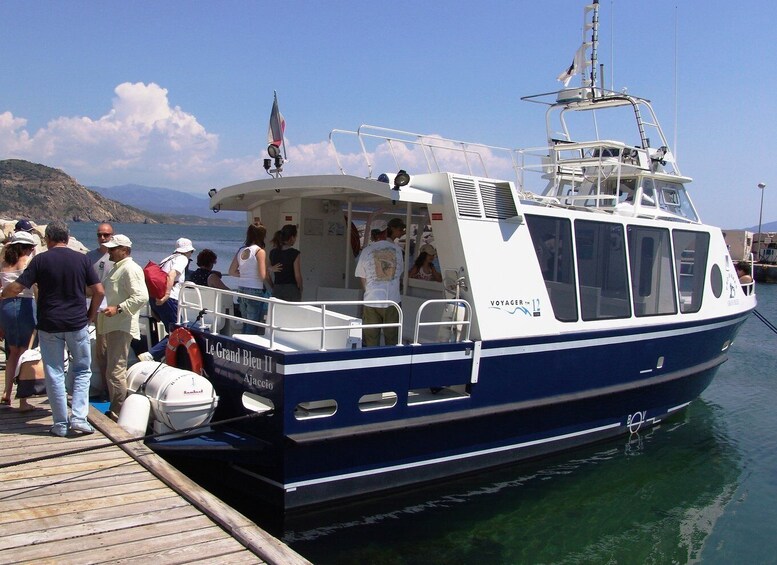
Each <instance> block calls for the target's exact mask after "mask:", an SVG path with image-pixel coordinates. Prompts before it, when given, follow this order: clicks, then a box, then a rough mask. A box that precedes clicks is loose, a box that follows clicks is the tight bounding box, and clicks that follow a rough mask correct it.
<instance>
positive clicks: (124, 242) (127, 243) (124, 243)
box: [103, 234, 132, 249]
mask: <svg viewBox="0 0 777 565" xmlns="http://www.w3.org/2000/svg"><path fill="white" fill-rule="evenodd" d="M103 245H104V246H105V247H107V248H109V249H112V248H114V247H132V240H130V238H128V237H127V236H126V235H122V234H117V235H114V236H113V237H112V238H111V239H109V240H108V241H106V242H105V243H103Z"/></svg>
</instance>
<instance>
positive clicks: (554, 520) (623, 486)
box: [283, 285, 777, 564]
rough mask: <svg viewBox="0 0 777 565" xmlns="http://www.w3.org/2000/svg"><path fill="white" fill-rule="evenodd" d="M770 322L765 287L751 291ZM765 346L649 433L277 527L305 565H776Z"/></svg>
mask: <svg viewBox="0 0 777 565" xmlns="http://www.w3.org/2000/svg"><path fill="white" fill-rule="evenodd" d="M757 292H758V294H759V303H760V304H759V307H758V310H759V311H760V312H761V313H762V314H763V315H764V316H766V317H767V318H768V319H769V320H771V321H773V322H775V321H777V286H766V285H761V286H759V287H758V289H757ZM775 348H777V335H775V334H773V333H772V332H771V331H769V330H767V329H766V327H765V326H764V325H763V324H762V323H761V322H760V321H758V320H757V319H756V318H755V317H751V318H750V319H748V321H747V322H746V323H745V324H744V327H743V328H742V331H741V333H740V335H739V338H738V340H737V342H736V344H735V345H734V347H733V348H732V350H731V359H730V361H729V362H728V363H726V364H725V365H724V366H723V367H722V368H721V370H720V371H719V372H718V375H717V377H716V378H715V380H714V381H713V383H712V385H711V386H710V387H709V388H708V389H707V391H705V393H704V394H703V395H702V397H701V398H700V399H699V400H697V401H695V402H693V403H692V404H691V405H690V406H689V407H688V409H687V410H686V411H685V412H684V413H683V414H681V415H679V417H676V418H674V419H671V420H668V421H665V422H664V423H662V424H661V425H660V426H658V427H656V428H653V429H652V430H650V431H648V432H643V433H640V434H639V435H635V436H632V437H631V438H623V439H620V440H615V441H611V442H608V443H606V444H600V445H597V446H593V447H590V448H586V449H582V450H577V451H574V452H571V453H567V454H564V455H561V456H555V457H553V458H549V459H544V460H541V461H537V462H534V463H531V464H528V465H519V466H514V467H511V468H507V469H500V470H498V471H494V472H490V473H486V474H482V475H479V476H477V477H469V478H467V479H464V480H459V481H456V482H450V483H446V484H444V485H438V486H437V487H435V488H429V489H424V490H422V491H417V492H415V493H412V494H407V495H404V496H402V497H394V498H391V499H384V500H382V501H379V502H376V503H373V504H371V505H369V506H368V505H364V506H362V507H358V506H351V507H346V508H340V509H337V510H334V511H332V512H327V513H323V512H322V513H318V514H311V515H308V516H305V517H300V518H296V519H293V520H290V521H287V523H286V524H285V530H284V534H283V539H284V541H286V542H287V543H289V544H290V545H291V547H293V548H294V549H296V550H297V551H299V552H300V553H301V554H302V555H305V556H306V557H307V558H308V559H311V560H312V561H313V562H314V563H338V564H343V563H354V564H355V563H408V564H415V563H419V564H420V563H480V564H490V563H694V562H703V563H777V551H775V547H776V546H777V544H776V543H775V539H776V538H777V437H775V431H777V412H776V411H775V409H774V401H775V398H777V381H775V376H776V375H777V355H775V353H774V351H775Z"/></svg>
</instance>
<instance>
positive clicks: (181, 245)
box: [175, 237, 194, 253]
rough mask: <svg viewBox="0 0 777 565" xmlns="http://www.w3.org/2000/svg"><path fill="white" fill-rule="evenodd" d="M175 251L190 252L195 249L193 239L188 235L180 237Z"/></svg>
mask: <svg viewBox="0 0 777 565" xmlns="http://www.w3.org/2000/svg"><path fill="white" fill-rule="evenodd" d="M175 251H176V253H188V252H189V251H194V246H193V245H192V240H191V239H188V238H186V237H179V238H178V240H177V241H176V242H175Z"/></svg>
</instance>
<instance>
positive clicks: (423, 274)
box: [408, 243, 442, 282]
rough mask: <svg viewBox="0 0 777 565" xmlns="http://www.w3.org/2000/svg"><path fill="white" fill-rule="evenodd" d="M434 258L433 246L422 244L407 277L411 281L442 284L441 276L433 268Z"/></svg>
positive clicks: (435, 251) (434, 250)
mask: <svg viewBox="0 0 777 565" xmlns="http://www.w3.org/2000/svg"><path fill="white" fill-rule="evenodd" d="M436 256H437V250H436V249H435V248H434V246H433V245H431V244H429V243H424V244H423V245H422V246H421V250H420V253H419V254H418V258H417V259H416V260H415V263H413V267H412V268H411V269H410V273H409V274H408V276H409V277H410V278H411V279H420V280H422V281H436V282H442V275H441V274H440V271H438V270H437V269H436V268H435V266H434V258H435V257H436Z"/></svg>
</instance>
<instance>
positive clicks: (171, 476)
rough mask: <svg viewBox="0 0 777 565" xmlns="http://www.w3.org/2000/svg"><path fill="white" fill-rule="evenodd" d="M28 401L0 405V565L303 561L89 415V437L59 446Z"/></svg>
mask: <svg viewBox="0 0 777 565" xmlns="http://www.w3.org/2000/svg"><path fill="white" fill-rule="evenodd" d="M16 402H18V401H15V402H14V403H15V404H16ZM32 403H33V404H35V406H36V409H35V410H33V411H31V412H28V413H19V411H18V410H16V409H13V408H8V407H7V406H3V407H0V493H2V494H0V530H1V531H2V536H0V563H21V562H37V563H40V562H56V563H79V564H81V563H97V562H108V561H110V562H114V561H119V560H120V561H121V562H133V561H138V562H144V563H147V562H153V563H155V564H162V563H191V562H197V563H309V562H308V561H307V560H305V559H304V558H302V557H301V556H300V555H299V554H297V553H295V552H294V551H293V550H291V549H290V548H288V547H287V546H286V545H284V544H283V543H282V542H280V541H279V540H277V539H275V538H273V537H272V536H270V535H269V534H267V533H266V532H264V531H263V530H261V529H260V528H259V527H258V526H256V524H254V523H253V522H251V521H250V520H249V519H248V518H246V517H245V516H243V515H242V514H240V513H239V512H237V511H235V510H233V509H232V508H230V507H229V506H227V505H226V504H224V503H223V502H221V501H220V500H219V499H218V498H216V497H215V496H213V495H211V494H210V493H208V492H207V491H205V490H203V489H202V488H201V487H199V485H197V484H196V483H194V482H193V481H191V480H189V479H188V478H187V477H185V476H184V475H182V474H181V473H180V472H178V471H177V470H176V469H175V468H173V467H172V466H170V465H169V464H167V463H166V462H165V461H164V460H162V459H161V458H159V457H158V456H156V455H155V454H154V453H153V452H151V451H150V450H149V449H148V448H147V447H145V446H144V445H143V444H141V443H136V442H132V443H127V444H124V445H122V446H118V445H116V444H115V442H116V441H121V440H123V439H129V436H128V435H127V434H126V433H125V432H124V430H123V429H121V428H120V427H119V426H117V425H116V424H114V423H113V422H112V421H111V420H109V419H108V418H106V417H105V416H104V415H103V414H101V413H100V412H99V411H98V410H96V409H95V408H94V407H91V408H90V414H89V421H90V422H92V424H93V425H94V426H95V428H96V430H97V431H96V432H95V433H94V434H92V435H88V436H79V437H68V438H58V437H54V436H51V435H49V433H48V430H49V427H50V426H51V413H50V411H49V410H48V399H47V398H45V397H44V398H34V399H32ZM98 446H106V447H104V448H102V447H101V448H99V449H93V450H90V451H84V450H85V449H86V448H96V447H98ZM71 452H76V453H72V454H71ZM43 457H47V458H45V459H43V460H36V461H28V460H32V459H38V458H43ZM48 457H50V458H48ZM17 461H28V462H26V463H22V464H19V465H13V463H15V462H17Z"/></svg>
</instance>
